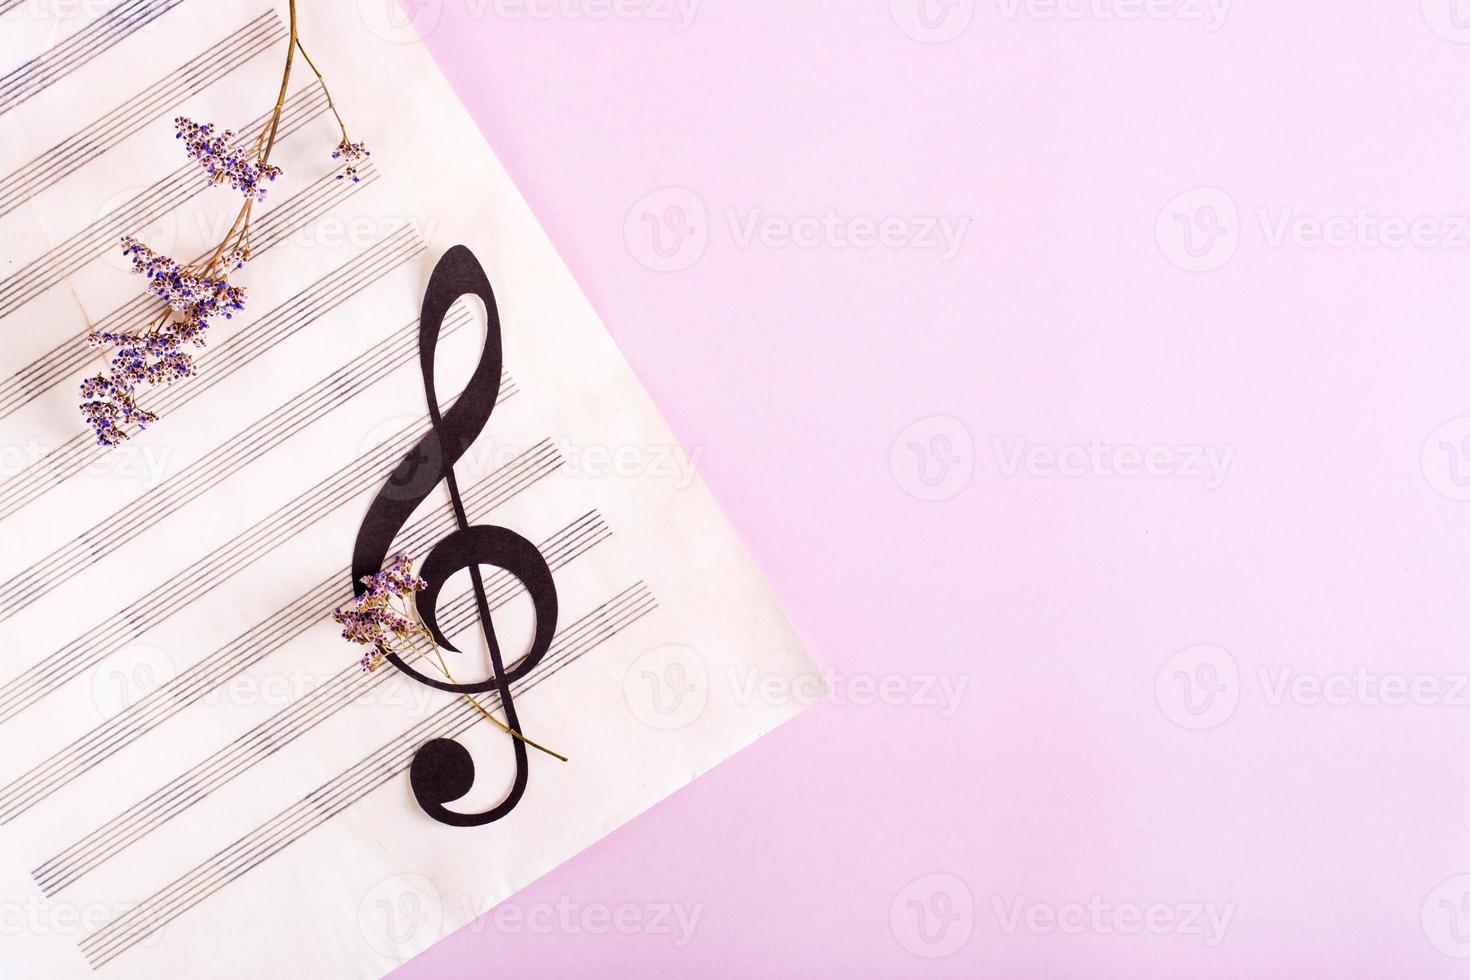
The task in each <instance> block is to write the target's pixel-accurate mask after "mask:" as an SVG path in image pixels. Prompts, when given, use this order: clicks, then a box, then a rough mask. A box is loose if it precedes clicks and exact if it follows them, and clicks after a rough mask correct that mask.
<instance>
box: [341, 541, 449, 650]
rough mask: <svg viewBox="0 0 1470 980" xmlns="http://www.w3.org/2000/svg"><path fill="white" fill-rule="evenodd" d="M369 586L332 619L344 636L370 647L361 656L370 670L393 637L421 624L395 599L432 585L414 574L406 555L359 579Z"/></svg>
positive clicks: (414, 631) (409, 598)
mask: <svg viewBox="0 0 1470 980" xmlns="http://www.w3.org/2000/svg"><path fill="white" fill-rule="evenodd" d="M360 581H361V582H362V584H363V585H365V586H367V589H366V591H364V592H362V593H361V594H360V595H358V597H357V598H356V599H355V600H353V602H352V604H351V605H348V606H342V607H339V608H337V609H335V610H333V612H332V619H333V621H334V622H336V623H337V624H338V625H339V626H341V627H342V638H343V639H344V640H347V641H348V642H349V643H356V644H360V645H362V646H366V647H368V648H369V649H368V650H367V652H365V653H364V654H363V656H362V668H363V670H365V671H368V672H369V673H371V672H372V671H373V670H375V669H377V666H378V664H379V663H381V662H382V659H383V657H384V656H385V655H386V653H387V651H388V649H389V648H390V646H391V644H392V641H393V640H394V639H398V640H404V639H408V638H410V637H412V636H414V635H415V634H417V633H419V632H420V631H421V627H420V626H419V625H418V624H417V623H415V622H414V621H413V620H411V619H409V618H408V617H407V616H405V615H404V614H403V613H402V612H400V611H399V610H398V608H397V607H395V606H394V605H393V600H394V599H399V600H403V601H404V602H405V603H407V602H411V601H412V596H413V594H414V593H415V592H419V591H421V590H423V589H426V588H428V587H429V584H428V583H427V582H425V581H424V580H423V579H421V578H419V577H418V576H417V575H415V574H414V573H413V562H412V560H410V559H409V557H408V556H407V555H405V554H398V555H394V556H393V559H392V560H391V561H390V562H389V563H388V565H387V566H386V567H384V569H383V570H382V571H380V572H378V573H377V574H375V575H364V576H363V577H362V579H361V580H360Z"/></svg>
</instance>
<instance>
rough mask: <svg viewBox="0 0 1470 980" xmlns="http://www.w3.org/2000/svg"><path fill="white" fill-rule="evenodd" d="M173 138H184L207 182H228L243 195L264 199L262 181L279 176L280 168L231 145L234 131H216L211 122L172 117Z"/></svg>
mask: <svg viewBox="0 0 1470 980" xmlns="http://www.w3.org/2000/svg"><path fill="white" fill-rule="evenodd" d="M174 127H175V128H176V129H177V130H178V132H177V134H176V135H175V138H176V139H181V140H183V141H184V148H185V150H186V151H187V152H188V154H189V157H190V158H191V159H194V160H198V161H199V166H200V167H202V168H203V169H204V174H205V176H206V177H208V178H209V182H210V183H211V184H224V183H228V184H229V185H230V187H231V188H232V189H234V190H237V191H239V192H240V193H241V194H242V195H244V196H245V197H246V198H252V197H253V198H254V199H255V200H257V201H263V200H265V192H266V186H265V185H266V184H268V183H270V182H271V181H273V180H275V179H276V178H277V177H279V176H280V175H281V172H282V171H281V168H280V167H277V166H275V165H273V164H269V163H265V162H263V161H261V160H258V159H254V158H252V157H251V155H250V154H249V153H247V152H246V151H245V150H243V149H241V148H239V147H236V146H232V145H231V144H232V143H233V142H234V139H235V133H234V131H233V130H229V129H227V130H225V131H224V132H222V133H216V131H215V126H214V123H196V122H195V121H194V120H192V119H190V118H189V117H188V116H179V117H178V118H177V119H175V120H174Z"/></svg>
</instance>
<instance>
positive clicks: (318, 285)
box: [0, 181, 424, 520]
mask: <svg viewBox="0 0 1470 980" xmlns="http://www.w3.org/2000/svg"><path fill="white" fill-rule="evenodd" d="M333 183H337V182H336V181H333ZM337 186H339V187H340V186H342V185H341V184H337ZM423 250H424V245H423V243H422V242H420V241H419V240H418V237H417V235H415V234H414V233H413V232H412V230H411V229H409V228H406V227H405V228H401V229H399V231H398V232H396V233H394V234H393V235H390V236H389V237H388V238H386V239H384V240H383V241H381V242H379V243H378V244H377V245H374V246H373V247H372V248H371V249H369V250H368V251H367V252H364V253H362V254H361V255H358V256H356V257H354V258H352V259H350V260H349V261H348V262H346V263H344V264H343V265H341V266H339V267H338V268H337V269H335V270H333V271H332V272H329V273H328V274H327V275H325V276H323V277H322V278H321V279H318V280H317V281H316V282H315V283H312V284H311V285H310V286H308V287H306V288H305V289H303V290H301V291H300V292H298V293H297V294H296V295H295V296H292V297H291V298H290V299H288V300H286V301H284V302H283V303H281V304H280V305H279V306H277V307H275V309H273V310H271V311H270V312H268V313H265V314H263V315H262V316H261V317H260V318H259V319H258V320H252V322H251V324H250V326H249V327H247V328H246V329H244V330H241V331H240V332H238V333H236V334H234V335H233V336H231V337H228V338H227V339H226V340H225V341H224V342H223V343H221V344H220V345H219V346H217V347H210V348H207V349H206V350H205V352H204V353H203V355H201V356H200V357H199V358H198V360H197V364H198V368H199V375H198V377H196V378H194V379H193V380H192V381H191V383H190V384H187V385H179V386H170V387H166V388H164V389H163V390H162V391H160V392H158V394H157V395H156V396H155V397H154V398H153V399H152V401H151V403H150V407H152V408H153V409H154V410H155V411H157V412H159V413H160V414H166V413H168V412H169V411H170V410H172V409H174V408H177V407H179V406H182V405H184V404H186V403H188V402H190V401H192V400H193V399H195V398H198V397H199V396H200V395H202V394H204V393H205V392H206V391H209V390H210V389H211V388H214V387H216V386H217V385H219V384H221V383H222V382H223V381H225V380H226V379H227V378H229V377H230V376H231V375H232V374H234V373H235V372H236V371H239V370H241V369H242V368H244V367H245V366H246V365H248V364H250V363H251V362H253V361H254V360H255V359H256V358H258V357H260V356H262V355H264V354H266V353H268V352H269V351H271V350H273V349H275V347H276V346H277V345H278V344H280V343H282V342H284V341H285V340H287V339H288V338H290V337H292V336H295V335H296V334H297V333H299V332H300V331H301V329H302V328H303V327H305V326H307V325H309V324H310V323H311V322H312V321H313V320H314V319H315V318H317V317H320V316H322V315H323V314H325V313H328V312H330V311H332V310H334V309H336V308H337V307H338V306H340V305H341V304H343V303H345V302H347V301H348V300H350V299H351V298H352V297H353V296H355V295H357V293H358V292H359V291H360V290H361V289H363V288H365V287H367V286H369V285H371V284H372V283H373V282H375V281H377V280H378V279H379V278H381V277H383V276H386V275H387V274H388V273H390V272H392V271H393V270H395V269H397V268H399V267H400V266H402V265H403V264H404V263H406V262H408V261H409V260H410V259H413V258H414V257H416V256H418V255H419V254H421V253H422V252H423ZM110 451H111V450H108V449H107V448H105V447H103V446H98V445H97V441H96V439H95V438H93V437H92V435H91V433H90V432H87V431H83V432H78V433H77V434H76V435H74V436H72V438H70V439H68V440H67V441H66V442H64V443H62V444H61V445H60V446H57V447H56V448H55V449H53V450H51V451H50V452H48V453H46V454H45V455H44V456H41V457H40V458H39V459H37V460H36V461H35V462H34V463H32V464H31V465H29V466H27V467H25V468H24V469H22V470H20V471H19V472H17V473H15V474H14V475H13V476H11V477H9V478H8V479H6V480H5V481H4V482H0V520H5V519H6V518H9V517H11V516H12V515H14V514H16V513H18V512H19V511H21V510H22V509H23V508H25V507H26V506H28V505H29V504H31V503H32V502H33V501H35V500H36V499H37V498H39V497H41V496H42V495H44V494H45V493H47V492H49V491H50V490H52V489H54V488H55V487H57V486H59V485H61V484H62V483H63V482H65V481H66V480H68V479H70V478H71V477H73V476H75V475H76V474H77V473H79V472H81V471H82V470H84V469H85V468H86V467H87V466H88V465H90V464H91V463H93V462H95V461H98V460H101V459H104V458H105V457H106V456H107V454H108V453H109V452H110Z"/></svg>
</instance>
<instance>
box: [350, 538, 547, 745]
mask: <svg viewBox="0 0 1470 980" xmlns="http://www.w3.org/2000/svg"><path fill="white" fill-rule="evenodd" d="M360 581H361V582H362V584H363V585H364V586H366V587H367V588H366V590H365V591H363V592H362V593H360V594H359V595H358V596H357V598H356V599H354V600H353V601H352V602H351V603H350V604H348V605H346V606H339V607H338V608H337V609H335V610H333V611H332V620H333V621H334V622H336V623H337V624H338V625H339V626H341V627H342V638H343V639H344V640H346V641H347V642H349V643H351V644H353V645H354V646H363V647H367V648H368V649H367V650H366V651H365V652H364V653H363V655H362V669H363V670H364V671H366V672H368V673H372V672H373V671H375V670H377V669H378V667H380V666H381V665H382V663H383V661H384V660H385V659H387V658H388V657H389V656H390V655H391V656H397V657H399V658H400V659H403V660H419V659H423V660H425V661H427V662H428V663H430V664H431V665H433V666H434V667H435V669H437V670H438V671H439V673H441V674H443V675H444V679H445V680H447V681H449V683H451V684H457V683H459V682H458V681H456V680H455V679H454V675H453V674H451V673H450V672H449V665H448V663H447V662H445V660H444V653H443V651H442V650H440V649H439V644H438V643H437V642H436V641H435V639H434V634H433V632H432V631H431V630H430V629H429V627H428V626H426V625H424V621H423V619H422V618H420V616H419V613H418V606H417V605H416V604H415V602H414V594H415V593H417V592H422V591H423V590H424V589H427V588H428V587H429V584H428V583H427V582H425V581H424V580H423V579H422V578H420V577H419V576H417V575H415V574H414V571H413V561H412V560H411V559H410V558H409V557H408V556H407V555H405V554H397V555H394V556H393V558H392V559H390V560H389V562H388V564H387V565H386V566H384V568H383V570H382V571H380V572H378V573H376V574H374V575H364V576H363V577H362V578H361V579H360ZM462 697H464V699H465V700H466V701H468V702H470V703H471V704H473V705H474V706H475V708H476V710H478V711H479V712H480V714H482V715H484V716H485V718H486V719H487V720H489V721H490V722H492V723H493V724H495V725H496V726H497V727H499V728H501V729H502V730H503V731H505V732H506V733H507V734H509V735H512V736H514V737H515V738H518V739H520V740H521V741H522V742H525V743H526V744H527V745H529V746H530V747H531V748H533V749H539V750H541V751H542V752H545V753H546V754H547V755H550V756H552V757H554V758H557V759H560V760H561V761H562V762H566V761H567V757H566V756H564V755H561V754H560V753H558V752H553V751H552V750H551V749H548V748H547V747H546V746H544V745H540V744H538V743H536V742H533V741H531V740H530V739H529V738H526V737H525V736H524V735H522V734H521V733H520V732H518V731H516V730H515V729H513V728H511V727H510V726H509V725H507V724H506V723H505V722H503V721H501V720H500V719H499V718H497V717H496V716H495V715H494V714H492V713H491V711H490V709H488V708H486V707H485V706H484V705H482V704H481V703H480V702H479V701H478V700H477V699H476V698H475V697H473V696H472V695H469V694H465V695H462Z"/></svg>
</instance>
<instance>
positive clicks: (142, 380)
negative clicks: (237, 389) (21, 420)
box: [79, 237, 245, 447]
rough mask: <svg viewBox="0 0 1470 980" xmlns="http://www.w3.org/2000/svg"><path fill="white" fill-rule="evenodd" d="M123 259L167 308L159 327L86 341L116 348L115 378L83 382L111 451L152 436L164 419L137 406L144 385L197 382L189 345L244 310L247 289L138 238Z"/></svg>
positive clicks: (84, 405) (91, 417) (233, 257)
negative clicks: (140, 434)
mask: <svg viewBox="0 0 1470 980" xmlns="http://www.w3.org/2000/svg"><path fill="white" fill-rule="evenodd" d="M122 251H123V255H125V256H127V257H128V258H130V259H131V260H132V262H133V270H134V271H135V272H139V273H141V274H142V275H143V276H144V277H145V278H147V280H148V291H149V292H150V293H152V294H153V295H155V296H157V297H158V298H159V299H161V300H163V301H164V303H165V304H167V310H166V311H165V313H164V315H163V317H161V318H160V320H159V322H157V323H155V324H154V325H153V326H151V327H150V328H149V329H147V330H144V331H142V332H140V333H121V332H106V331H99V332H96V333H93V334H91V335H90V336H89V337H88V338H87V340H88V343H90V344H91V345H92V346H93V347H107V346H111V347H114V348H116V350H115V351H114V353H113V355H112V358H111V360H110V361H109V363H108V368H109V370H108V373H107V374H98V375H94V376H93V377H90V378H87V379H86V380H85V381H83V382H82V386H81V397H82V402H81V405H80V406H79V407H80V409H81V413H82V417H83V418H84V419H86V421H87V423H88V424H89V425H91V426H92V430H93V432H95V433H96V435H97V443H98V444H99V445H101V446H107V447H112V446H116V445H118V444H120V443H122V442H124V441H126V440H127V439H128V438H129V437H130V436H131V435H132V433H131V432H130V431H129V430H128V428H127V427H128V426H130V425H136V426H137V427H138V429H139V430H142V429H146V428H147V427H148V426H149V425H151V424H152V423H153V422H156V421H157V420H158V416H157V415H155V414H154V413H153V412H149V411H146V410H144V409H142V408H139V407H138V403H137V389H138V387H139V386H140V385H145V384H146V385H168V384H173V383H174V382H175V381H179V380H182V379H183V378H189V377H193V376H194V371H195V368H194V359H193V358H192V357H191V356H190V355H189V353H188V352H187V351H186V350H185V349H184V348H185V346H193V347H202V346H204V341H205V333H206V331H207V330H208V329H209V321H210V319H211V318H212V317H216V316H221V315H223V316H224V317H225V318H227V319H228V318H229V317H231V316H233V315H234V314H235V313H236V312H237V311H239V310H241V309H243V308H244V306H245V290H244V289H242V288H240V287H238V286H231V285H230V284H229V282H228V280H227V279H226V278H225V277H224V276H218V277H216V276H209V275H205V274H203V273H201V272H199V271H198V270H196V269H193V268H189V267H184V266H180V265H179V263H178V262H176V261H174V260H173V259H171V258H169V257H168V256H166V255H159V254H158V253H156V252H154V251H153V250H152V249H151V248H149V247H148V246H147V245H144V244H143V243H142V242H140V241H138V240H137V239H136V238H132V237H127V238H124V239H123V240H122ZM244 260H245V256H244V254H243V253H240V252H234V253H231V254H230V255H229V256H228V257H227V261H226V265H225V267H226V268H232V267H233V268H238V267H239V264H240V263H243V262H244Z"/></svg>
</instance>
